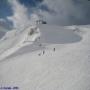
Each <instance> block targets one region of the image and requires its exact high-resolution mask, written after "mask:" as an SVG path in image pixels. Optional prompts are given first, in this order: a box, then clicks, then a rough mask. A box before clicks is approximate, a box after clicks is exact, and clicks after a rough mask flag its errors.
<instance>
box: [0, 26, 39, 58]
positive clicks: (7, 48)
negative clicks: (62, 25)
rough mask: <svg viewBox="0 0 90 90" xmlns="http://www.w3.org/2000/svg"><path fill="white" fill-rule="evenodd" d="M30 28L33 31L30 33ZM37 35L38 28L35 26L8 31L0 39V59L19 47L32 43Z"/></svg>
mask: <svg viewBox="0 0 90 90" xmlns="http://www.w3.org/2000/svg"><path fill="white" fill-rule="evenodd" d="M32 30H33V33H31V32H32ZM30 33H31V35H30ZM39 36H40V32H39V29H38V28H36V27H35V26H30V27H27V28H25V29H23V30H12V31H8V32H7V33H6V34H5V36H3V37H2V38H1V40H0V60H2V59H4V58H5V57H7V56H9V55H10V54H12V53H14V52H15V51H17V50H18V49H19V48H21V47H23V46H25V45H28V44H32V42H33V41H35V39H36V38H38V37H39Z"/></svg>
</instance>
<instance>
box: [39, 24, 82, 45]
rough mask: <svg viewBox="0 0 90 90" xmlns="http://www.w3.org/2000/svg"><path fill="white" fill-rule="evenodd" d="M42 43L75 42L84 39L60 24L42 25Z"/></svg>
mask: <svg viewBox="0 0 90 90" xmlns="http://www.w3.org/2000/svg"><path fill="white" fill-rule="evenodd" d="M40 31H41V38H40V41H41V42H42V43H48V44H68V43H75V42H79V41H81V40H82V37H81V36H80V35H78V34H76V33H75V32H74V31H73V30H70V29H65V28H63V27H58V26H52V27H50V26H48V25H42V26H40Z"/></svg>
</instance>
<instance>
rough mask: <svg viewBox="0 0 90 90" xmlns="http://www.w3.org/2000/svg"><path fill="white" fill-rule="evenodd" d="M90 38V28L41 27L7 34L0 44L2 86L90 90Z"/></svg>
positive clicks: (31, 89)
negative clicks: (31, 32) (32, 31)
mask: <svg viewBox="0 0 90 90" xmlns="http://www.w3.org/2000/svg"><path fill="white" fill-rule="evenodd" d="M32 29H33V30H34V33H33V34H32V35H30V31H31V30H32ZM0 32H1V33H2V30H0ZM89 36H90V26H89V25H85V26H84V25H81V26H64V27H60V26H50V25H41V26H38V27H37V26H30V27H27V28H26V29H23V30H12V31H9V32H7V33H6V34H5V35H4V36H3V37H2V38H1V40H0V85H1V86H11V87H12V86H18V87H19V90H90V41H89V40H90V37H89ZM54 48H55V51H54Z"/></svg>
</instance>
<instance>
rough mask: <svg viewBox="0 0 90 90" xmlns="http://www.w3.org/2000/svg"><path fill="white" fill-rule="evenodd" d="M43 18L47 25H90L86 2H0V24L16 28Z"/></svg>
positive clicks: (48, 0) (0, 0)
mask: <svg viewBox="0 0 90 90" xmlns="http://www.w3.org/2000/svg"><path fill="white" fill-rule="evenodd" d="M37 16H39V18H43V19H44V20H46V21H47V23H49V24H56V25H73V24H75V25H78V24H80V25H82V24H90V1H88V0H0V22H2V20H4V21H6V23H9V24H11V23H12V24H13V25H14V26H17V25H19V24H22V25H23V23H22V22H23V21H24V23H26V22H27V23H26V24H28V23H30V22H31V21H32V18H34V19H37V18H38V17H37Z"/></svg>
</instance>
